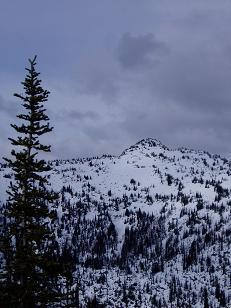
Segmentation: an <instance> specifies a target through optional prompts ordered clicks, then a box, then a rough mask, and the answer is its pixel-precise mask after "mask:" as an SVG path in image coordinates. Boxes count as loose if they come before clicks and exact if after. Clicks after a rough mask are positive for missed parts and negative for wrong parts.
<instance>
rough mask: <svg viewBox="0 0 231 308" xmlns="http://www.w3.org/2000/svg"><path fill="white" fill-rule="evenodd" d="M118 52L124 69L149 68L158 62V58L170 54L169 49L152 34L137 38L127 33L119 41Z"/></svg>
mask: <svg viewBox="0 0 231 308" xmlns="http://www.w3.org/2000/svg"><path fill="white" fill-rule="evenodd" d="M117 52H118V55H117V56H118V60H119V62H120V64H121V66H122V67H123V68H125V69H133V68H142V67H146V68H148V67H150V66H152V65H153V64H154V63H155V62H156V61H157V59H158V56H160V55H162V54H166V53H167V52H168V47H167V45H166V44H164V43H163V42H161V41H159V40H157V39H156V38H155V36H154V35H153V34H151V33H149V34H144V35H137V36H134V35H131V34H130V33H125V34H124V35H123V36H122V37H121V39H120V41H119V45H118V50H117Z"/></svg>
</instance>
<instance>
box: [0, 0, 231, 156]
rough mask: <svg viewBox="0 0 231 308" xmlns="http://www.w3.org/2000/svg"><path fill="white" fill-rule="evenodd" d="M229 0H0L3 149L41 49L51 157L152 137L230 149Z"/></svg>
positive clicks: (2, 151)
mask: <svg viewBox="0 0 231 308" xmlns="http://www.w3.org/2000/svg"><path fill="white" fill-rule="evenodd" d="M230 28H231V2H230V1H229V0H227V1H225V0H219V1H217V0H193V1H186V0H155V1H151V0H143V1H140V0H116V1H115V0H98V1H94V0H68V1H57V0H49V1H47V0H40V1H31V0H20V1H9V0H1V1H0V42H1V45H0V46H1V49H0V55H1V57H0V68H1V69H0V85H1V86H0V107H1V110H0V155H1V156H2V155H7V153H9V151H10V149H11V146H10V144H9V142H8V140H7V138H8V137H9V136H12V135H13V130H12V129H11V128H10V123H14V122H15V119H16V118H15V116H16V114H17V113H18V112H20V102H18V101H17V99H15V98H14V97H13V93H14V92H22V88H21V85H20V82H21V81H22V80H23V79H24V76H25V71H24V68H25V66H26V65H27V59H28V57H33V55H35V54H37V55H38V70H39V71H40V72H41V79H42V80H43V86H44V87H45V88H47V89H49V90H50V91H51V94H50V98H49V102H48V103H47V109H48V114H49V116H50V119H51V123H52V125H53V126H54V131H53V132H52V134H50V136H49V138H48V139H49V140H48V141H49V142H50V143H51V144H52V154H51V155H50V157H52V158H57V157H59V158H68V157H78V156H94V155H101V154H102V153H110V154H119V153H120V152H122V151H123V149H124V148H126V147H128V146H129V145H131V144H134V143H135V142H137V141H138V140H140V139H142V138H146V137H153V138H156V139H159V140H161V141H162V143H164V144H166V145H167V146H169V147H171V148H175V147H178V146H186V147H190V148H195V149H203V150H208V151H210V152H213V153H220V154H222V155H230V153H231V35H230Z"/></svg>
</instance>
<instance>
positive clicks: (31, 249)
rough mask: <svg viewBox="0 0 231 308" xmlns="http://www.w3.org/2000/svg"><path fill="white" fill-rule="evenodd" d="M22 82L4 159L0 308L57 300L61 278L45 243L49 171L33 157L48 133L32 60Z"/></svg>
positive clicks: (52, 196)
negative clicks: (8, 176)
mask: <svg viewBox="0 0 231 308" xmlns="http://www.w3.org/2000/svg"><path fill="white" fill-rule="evenodd" d="M29 64H30V65H29V68H26V70H27V74H26V77H25V80H24V81H23V82H22V85H23V88H24V94H14V96H16V97H17V98H19V99H20V100H21V101H22V105H23V107H24V109H25V113H23V114H19V115H17V117H18V118H19V119H20V120H21V125H16V124H12V125H11V126H12V127H13V128H14V129H15V131H16V132H17V134H18V135H19V136H18V137H17V138H16V139H12V138H9V140H10V141H11V144H12V145H13V146H14V149H13V150H12V152H11V155H12V157H11V158H4V159H5V160H6V162H7V163H8V165H9V167H10V168H11V169H12V171H13V173H14V180H13V181H12V182H11V183H10V186H9V189H8V191H7V192H8V195H9V198H8V201H7V206H6V210H5V217H6V227H5V231H4V235H3V238H2V241H1V249H2V251H3V254H4V259H5V267H4V274H5V276H4V279H3V278H2V280H1V281H2V282H1V284H2V285H1V290H0V307H39V306H41V307H47V306H49V305H51V303H54V302H55V301H56V300H58V299H59V296H60V292H59V286H58V281H59V278H60V277H61V274H62V269H61V266H60V265H59V263H58V261H57V260H58V258H57V257H56V256H55V253H54V252H53V250H52V248H51V245H52V241H53V240H54V236H53V233H52V229H51V224H50V221H51V219H52V218H54V217H55V210H54V208H53V206H52V205H53V204H54V201H55V200H56V199H57V197H58V196H57V194H56V193H54V192H53V191H50V190H48V188H47V184H48V179H47V177H46V175H45V173H46V172H47V171H49V170H51V167H50V166H49V164H47V163H46V161H45V160H44V159H40V158H39V157H38V154H39V153H41V152H49V151H50V146H48V145H43V144H41V143H40V137H41V136H42V135H44V134H46V133H49V132H51V131H52V129H53V127H50V124H49V117H48V116H47V115H46V113H45V112H46V109H45V108H44V103H45V102H47V100H48V96H49V91H47V90H44V89H43V88H42V86H41V80H40V79H39V74H40V73H38V72H37V71H36V69H35V67H36V56H35V57H34V58H33V59H32V60H31V59H29Z"/></svg>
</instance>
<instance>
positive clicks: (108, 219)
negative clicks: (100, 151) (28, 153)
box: [0, 138, 231, 307]
mask: <svg viewBox="0 0 231 308" xmlns="http://www.w3.org/2000/svg"><path fill="white" fill-rule="evenodd" d="M50 164H51V165H52V166H53V170H52V171H51V172H49V174H48V177H49V181H50V183H51V187H52V189H54V190H56V191H59V192H60V201H59V204H57V213H58V217H59V219H58V220H57V222H55V223H56V224H57V226H58V227H57V228H58V229H59V230H58V231H57V242H58V244H59V245H60V247H65V248H66V249H69V250H70V251H71V253H72V255H73V257H74V259H75V260H76V279H77V281H79V282H78V284H79V288H80V298H81V302H82V303H86V302H87V300H88V298H89V297H93V296H94V295H96V298H97V300H98V301H99V302H100V303H101V304H104V305H105V306H106V307H204V306H205V305H206V303H207V302H208V303H209V305H210V306H209V307H222V306H224V307H225V306H227V307H228V305H230V303H231V287H230V285H231V270H230V261H231V250H230V244H231V214H230V209H231V199H230V195H231V163H230V161H228V160H227V159H224V158H221V157H220V156H218V155H210V154H209V153H207V152H203V151H194V150H189V149H185V148H180V149H177V150H171V149H168V148H167V147H166V146H164V145H162V144H161V142H160V141H158V140H155V139H151V138H147V139H145V140H141V141H140V142H138V143H136V144H135V145H133V146H131V147H130V148H128V149H126V150H125V151H124V152H123V153H122V154H121V155H120V156H119V157H115V156H103V157H101V158H87V159H73V160H66V161H63V160H60V161H59V160H57V161H52V162H50ZM0 176H1V183H0V192H1V201H2V202H5V200H6V193H5V191H6V188H7V185H8V184H9V181H10V178H12V175H11V171H10V170H9V169H7V168H6V167H5V166H2V168H1V170H0ZM80 282H81V283H80ZM171 305H172V306H171Z"/></svg>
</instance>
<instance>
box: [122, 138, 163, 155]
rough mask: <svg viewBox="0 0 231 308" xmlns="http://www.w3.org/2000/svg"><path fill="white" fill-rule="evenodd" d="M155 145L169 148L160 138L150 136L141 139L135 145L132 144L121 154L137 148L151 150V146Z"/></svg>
mask: <svg viewBox="0 0 231 308" xmlns="http://www.w3.org/2000/svg"><path fill="white" fill-rule="evenodd" d="M155 147H158V148H161V149H163V150H168V147H166V146H165V145H163V144H162V143H161V142H160V141H159V140H157V139H155V138H150V137H149V138H145V139H141V140H140V141H138V142H137V143H135V144H134V145H132V146H130V147H129V148H127V149H126V150H125V151H123V153H122V154H121V155H125V154H126V153H129V152H133V151H135V150H145V149H146V150H150V149H151V148H155Z"/></svg>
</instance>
